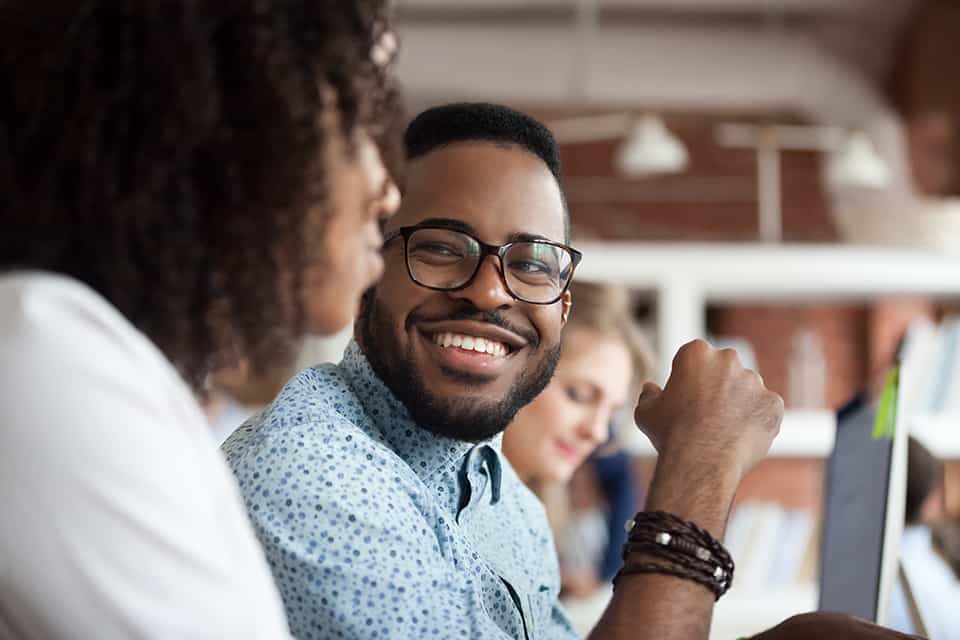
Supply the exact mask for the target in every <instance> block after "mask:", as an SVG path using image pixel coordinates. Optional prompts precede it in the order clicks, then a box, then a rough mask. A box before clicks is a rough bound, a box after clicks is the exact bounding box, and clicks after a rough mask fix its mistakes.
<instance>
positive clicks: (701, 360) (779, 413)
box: [634, 340, 783, 482]
mask: <svg viewBox="0 0 960 640" xmlns="http://www.w3.org/2000/svg"><path fill="white" fill-rule="evenodd" d="M634 418H635V419H636V421H637V425H639V427H640V429H641V430H643V432H644V433H645V434H647V436H648V437H649V438H650V440H651V441H652V442H653V446H654V447H656V449H657V451H658V452H659V453H660V459H661V461H665V460H667V459H670V460H671V461H675V460H680V461H683V462H685V463H687V464H690V465H693V466H696V467H697V468H699V469H704V468H705V467H708V466H710V467H715V468H716V469H717V470H718V471H729V470H733V471H734V473H735V477H736V481H737V482H739V480H740V479H741V478H742V477H743V475H744V474H745V473H746V472H747V471H749V470H750V469H751V468H752V467H753V466H754V465H755V464H756V463H757V462H759V461H760V460H762V459H763V458H764V457H765V456H766V455H767V452H768V451H769V450H770V445H771V444H772V442H773V439H774V437H776V435H777V433H779V431H780V422H781V420H782V419H783V400H782V399H781V398H780V396H778V395H777V394H775V393H773V392H772V391H769V390H768V389H767V388H766V387H765V386H764V385H763V380H762V379H761V378H760V376H759V375H757V374H756V373H755V372H753V371H750V370H749V369H744V368H743V365H742V364H741V363H740V358H739V357H738V356H737V354H736V352H735V351H732V350H729V349H727V350H723V351H718V350H716V349H714V348H713V347H711V346H710V345H708V344H707V343H706V342H703V341H702V340H696V341H694V342H691V343H689V344H687V345H686V346H684V347H683V348H682V349H680V351H679V352H678V353H677V356H676V357H675V358H674V360H673V370H672V372H671V374H670V379H669V380H668V381H667V384H666V386H665V387H664V388H663V390H661V389H660V388H659V387H658V386H657V385H655V384H647V385H645V386H644V388H643V393H642V394H641V395H640V400H639V402H638V404H637V409H636V412H635V413H634ZM671 466H674V465H671Z"/></svg>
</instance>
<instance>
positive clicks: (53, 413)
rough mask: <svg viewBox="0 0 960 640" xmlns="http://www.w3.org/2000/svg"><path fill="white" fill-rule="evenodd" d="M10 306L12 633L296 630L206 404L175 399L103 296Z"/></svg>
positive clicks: (6, 623) (5, 575)
mask: <svg viewBox="0 0 960 640" xmlns="http://www.w3.org/2000/svg"><path fill="white" fill-rule="evenodd" d="M34 302H36V301H34ZM34 306H36V305H34ZM28 312H31V313H32V312H37V313H39V314H40V315H39V316H37V315H35V314H34V315H31V313H28ZM2 316H3V314H0V512H2V514H3V515H2V516H0V629H2V630H3V632H4V633H5V634H7V635H4V637H8V636H9V637H15V638H29V639H33V638H44V639H47V638H111V639H113V638H119V639H123V638H131V639H132V638H147V639H153V638H156V639H158V640H159V639H165V640H166V639H169V638H183V639H202V638H210V639H213V638H250V639H254V638H256V639H259V638H264V639H266V638H271V639H272V638H282V637H288V635H289V632H288V630H287V628H286V622H285V620H284V616H283V611H282V606H281V603H280V600H279V595H278V594H277V592H276V589H275V587H274V586H273V585H272V583H271V580H270V575H269V570H268V569H267V566H266V563H265V560H264V558H263V555H262V552H261V551H260V550H259V548H258V546H257V544H256V540H255V537H254V535H253V532H252V529H251V527H250V525H249V522H248V521H247V520H246V519H245V517H244V515H243V509H242V503H241V501H240V498H239V495H238V494H237V491H236V487H235V485H232V484H231V480H230V476H229V470H228V469H227V468H226V465H225V464H224V462H223V460H222V458H221V457H220V456H219V452H218V451H217V450H216V447H215V445H214V444H213V442H212V441H209V440H208V438H207V434H205V433H203V432H202V431H197V429H201V430H202V428H203V425H202V420H200V416H199V414H195V413H191V412H190V411H179V410H178V409H177V401H178V398H179V396H178V395H177V392H178V387H177V386H176V385H175V384H171V379H170V371H172V369H171V370H170V371H168V370H166V369H164V367H163V366H159V365H160V364H162V365H166V364H167V363H166V362H165V361H161V360H159V355H158V361H153V360H151V359H150V358H149V357H148V358H143V357H141V356H142V355H143V354H142V353H136V352H129V351H128V350H126V349H125V348H123V347H122V342H123V336H118V335H117V334H116V332H114V331H113V330H112V329H111V328H110V321H109V320H104V318H103V317H102V314H99V311H98V310H97V309H93V310H91V309H90V308H88V307H80V308H77V307H75V306H69V305H68V306H63V305H43V304H40V305H39V309H32V311H31V309H26V310H25V311H24V313H23V314H21V315H20V316H12V315H11V314H8V315H7V317H5V318H4V317H2ZM48 321H49V325H48V324H47V322H48ZM4 323H6V324H4ZM130 331H133V329H132V327H131V328H130ZM140 337H142V336H140ZM177 383H179V380H177ZM179 391H182V389H179ZM181 408H182V407H181ZM192 410H193V411H194V412H196V410H197V408H196V407H195V406H194V407H192ZM198 421H199V422H200V424H198Z"/></svg>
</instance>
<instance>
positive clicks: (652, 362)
mask: <svg viewBox="0 0 960 640" xmlns="http://www.w3.org/2000/svg"><path fill="white" fill-rule="evenodd" d="M570 294H571V296H572V299H573V306H572V307H571V308H570V318H569V320H568V321H567V324H566V326H565V327H564V329H563V335H564V336H568V335H570V333H571V332H573V331H577V330H579V329H584V330H587V331H592V332H594V333H597V334H600V335H602V336H604V337H610V338H615V339H617V340H620V341H621V342H622V343H623V344H624V346H626V347H627V350H628V351H629V352H630V359H631V361H632V363H633V382H634V385H633V386H639V385H640V384H641V383H643V382H644V381H646V380H649V379H650V378H651V377H652V376H653V375H654V370H655V367H656V358H655V357H654V353H653V349H652V348H651V347H650V342H649V340H647V338H646V336H645V335H643V332H642V331H641V330H640V327H639V326H637V322H636V320H635V319H634V316H633V310H632V309H631V304H630V294H629V292H628V291H627V290H626V288H624V287H622V286H619V285H613V284H605V283H603V284H602V283H597V282H579V281H576V282H573V283H572V284H571V285H570Z"/></svg>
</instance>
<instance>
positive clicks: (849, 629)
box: [751, 613, 920, 640]
mask: <svg viewBox="0 0 960 640" xmlns="http://www.w3.org/2000/svg"><path fill="white" fill-rule="evenodd" d="M808 638H838V639H842V640H898V639H899V640H907V638H915V639H919V638H920V636H909V635H906V634H903V633H898V632H896V631H891V630H890V629H885V628H883V627H878V626H876V625H873V624H870V623H869V622H864V621H863V620H860V619H859V618H851V617H850V616H845V615H841V614H839V613H805V614H803V615H799V616H794V617H793V618H790V619H789V620H787V621H786V622H782V623H780V624H778V625H777V626H775V627H774V628H773V629H770V630H769V631H764V632H763V633H761V634H760V635H758V636H754V637H753V638H751V640H807V639H808Z"/></svg>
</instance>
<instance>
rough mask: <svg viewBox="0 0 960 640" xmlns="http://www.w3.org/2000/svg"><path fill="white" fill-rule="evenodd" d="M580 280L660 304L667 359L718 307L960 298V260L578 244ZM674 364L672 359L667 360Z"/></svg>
mask: <svg viewBox="0 0 960 640" xmlns="http://www.w3.org/2000/svg"><path fill="white" fill-rule="evenodd" d="M577 246H578V248H579V249H580V250H581V251H583V254H584V260H583V263H582V264H581V265H580V267H579V268H578V270H577V276H578V277H580V278H584V279H587V280H602V281H607V282H619V283H621V284H624V285H627V286H629V287H631V288H633V289H639V290H647V291H650V292H651V293H652V294H653V295H654V296H655V298H656V303H657V304H656V307H657V325H658V327H657V328H658V336H659V338H658V345H657V346H658V347H659V351H660V353H675V352H676V350H677V349H678V348H680V346H681V345H683V344H684V343H686V342H689V341H690V340H693V339H695V338H702V337H704V336H705V335H706V328H705V318H706V310H707V305H708V304H710V303H716V302H753V303H757V302H759V303H764V302H785V301H793V302H803V301H806V302H817V301H829V300H868V299H870V298H875V297H878V296H888V295H897V294H909V295H926V296H931V297H960V256H956V255H951V254H945V253H938V252H935V251H932V250H929V249H926V250H921V249H903V248H880V247H854V246H844V245H789V244H784V245H770V244H759V243H751V244H721V243H710V244H705V243H699V244H698V243H627V242H602V243H585V244H578V245H577ZM667 363H669V359H667Z"/></svg>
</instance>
